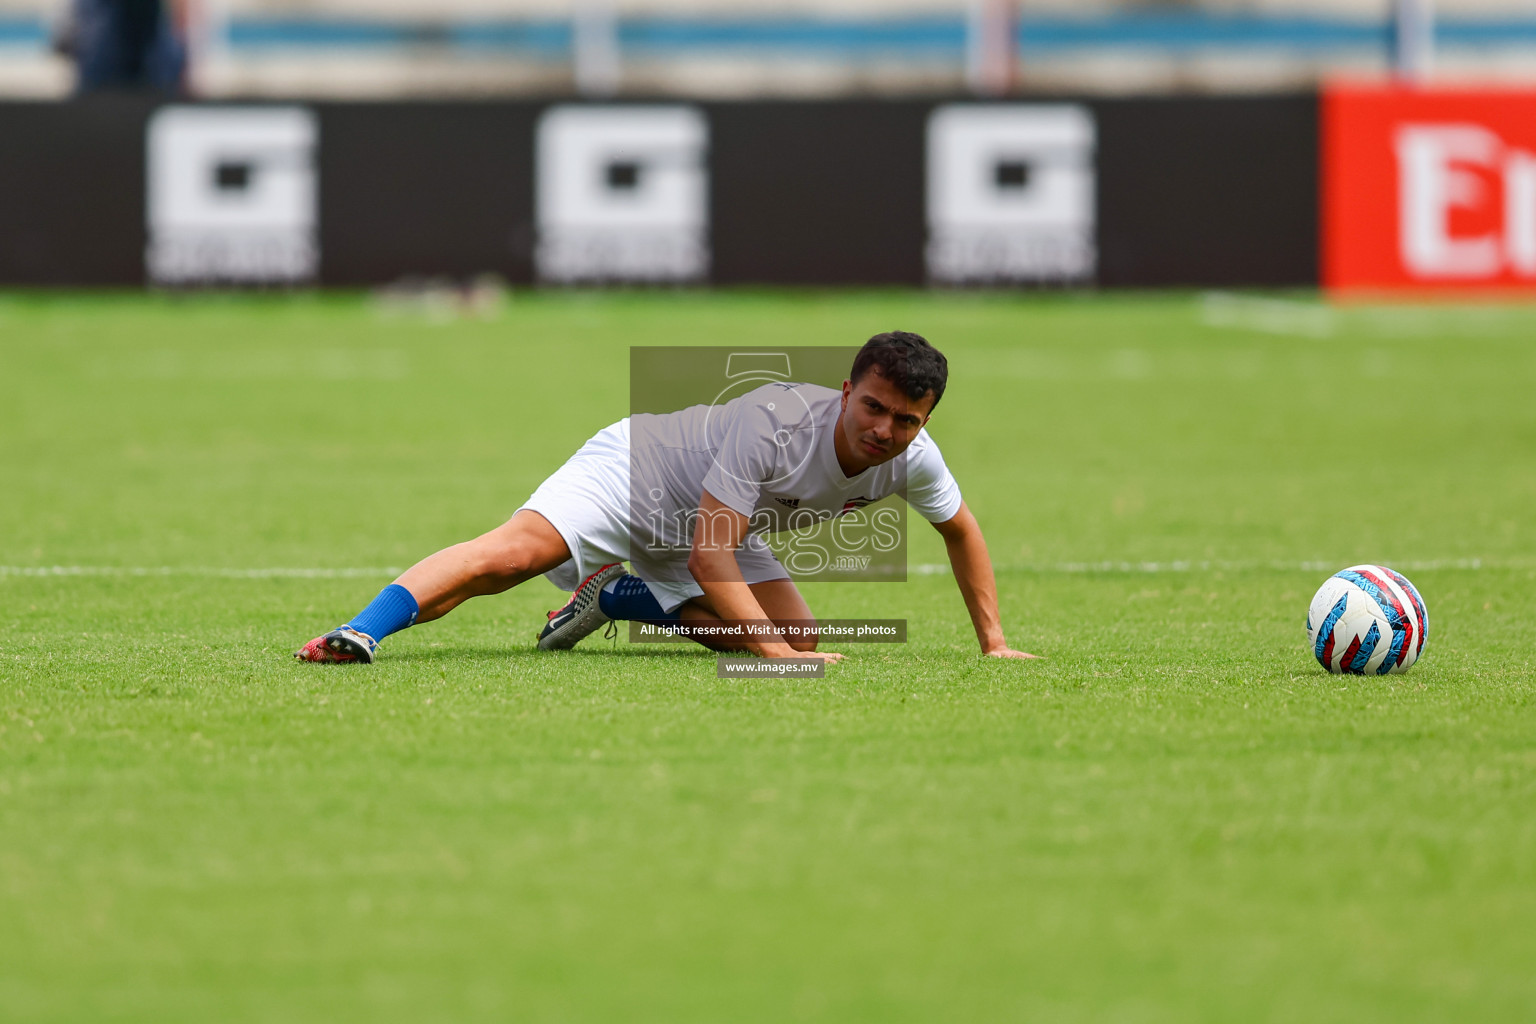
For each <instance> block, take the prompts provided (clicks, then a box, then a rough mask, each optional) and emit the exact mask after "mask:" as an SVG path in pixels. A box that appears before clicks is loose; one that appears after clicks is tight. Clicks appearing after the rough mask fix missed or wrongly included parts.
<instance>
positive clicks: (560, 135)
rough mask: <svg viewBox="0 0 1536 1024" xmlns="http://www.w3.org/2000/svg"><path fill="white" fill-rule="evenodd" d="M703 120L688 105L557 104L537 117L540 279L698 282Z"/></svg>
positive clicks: (705, 263)
mask: <svg viewBox="0 0 1536 1024" xmlns="http://www.w3.org/2000/svg"><path fill="white" fill-rule="evenodd" d="M708 134H709V131H708V125H707V123H706V122H705V120H704V115H703V114H702V113H700V112H699V111H698V110H695V109H694V108H692V107H618V106H615V107H597V106H558V107H553V108H551V109H550V110H549V111H548V112H546V113H545V114H544V116H543V117H542V118H541V119H540V120H539V127H538V142H537V146H538V155H537V164H538V183H537V202H536V210H537V219H538V246H537V249H536V251H535V262H536V265H537V270H538V275H539V277H540V278H541V279H542V280H545V281H553V282H577V281H697V280H702V279H703V278H704V277H705V276H707V274H708V273H709V245H708V199H709V196H708V188H707V186H706V177H705V167H704V161H705V149H706V145H707V141H708Z"/></svg>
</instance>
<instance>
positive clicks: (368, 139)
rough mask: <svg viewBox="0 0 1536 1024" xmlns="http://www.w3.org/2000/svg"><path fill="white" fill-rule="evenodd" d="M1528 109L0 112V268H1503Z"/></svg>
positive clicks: (1139, 283)
mask: <svg viewBox="0 0 1536 1024" xmlns="http://www.w3.org/2000/svg"><path fill="white" fill-rule="evenodd" d="M1436 104H1439V105H1438V106H1437V105H1436ZM1383 111H1385V113H1383ZM1533 111H1536V94H1516V93H1506V94H1500V95H1499V96H1490V95H1488V94H1475V95H1474V94H1467V95H1465V96H1463V97H1462V98H1460V99H1457V98H1455V97H1449V96H1440V97H1438V98H1434V97H1425V96H1423V95H1418V96H1417V97H1416V96H1415V95H1411V94H1410V95H1402V94H1396V93H1392V92H1391V91H1390V90H1374V91H1371V90H1358V89H1353V90H1352V89H1345V88H1340V89H1335V90H1330V91H1328V92H1326V93H1325V94H1324V95H1323V96H1321V97H1319V96H1316V95H1295V96H1278V97H1209V98H1150V97H1149V98H1121V99H1072V98H1059V99H1032V100H1029V101H999V102H992V103H979V102H972V101H958V100H957V101H952V102H951V101H943V100H925V101H916V100H912V101H895V102H879V101H868V102H847V101H836V102H777V101H775V102H736V103H725V102H719V103H715V102H711V103H689V102H679V101H664V102H663V101H655V102H625V103H612V104H591V103H578V102H563V101H552V102H543V103H533V102H482V103H468V102H455V103H425V102H420V103H299V102H294V103H262V104H218V105H176V104H171V105H165V104H156V103H153V102H149V101H146V100H138V99H132V98H95V99H89V100H82V101H75V102H70V103H65V104H29V103H18V104H0V137H4V138H5V139H7V142H8V145H7V147H6V151H5V153H4V154H3V155H0V283H3V284H11V285H66V286H69V285H81V286H103V285H106V286H123V285H130V286H131V285H142V284H152V285H163V286H185V285H203V284H211V285H240V284H251V285H266V286H270V285H310V284H318V285H322V286H371V285H381V284H388V283H391V282H394V281H397V280H399V279H401V278H404V277H409V276H447V277H454V278H469V277H472V276H474V275H477V274H486V273H489V274H496V275H499V276H500V277H502V278H504V279H505V280H507V281H508V282H510V283H513V284H531V283H545V284H551V285H559V284H576V283H608V282H624V283H652V284H790V285H883V284H904V285H923V284H930V285H939V286H946V285H952V286H973V285H983V286H1004V287H1014V286H1020V287H1041V286H1044V287H1061V286H1079V285H1089V286H1103V287H1158V286H1196V287H1241V286H1278V287H1286V286H1309V285H1316V284H1318V283H1320V282H1324V283H1327V284H1328V285H1330V286H1334V287H1339V288H1350V287H1354V286H1357V285H1360V286H1370V287H1401V286H1410V285H1412V286H1417V287H1434V286H1440V285H1445V284H1452V285H1466V284H1467V283H1469V282H1472V283H1478V282H1482V283H1486V284H1489V285H1492V286H1497V287H1519V286H1521V285H1522V284H1526V285H1528V284H1529V283H1530V282H1531V281H1533V280H1536V170H1533V169H1532V168H1533V167H1536V159H1533V158H1532V157H1531V152H1532V151H1533V150H1536V138H1528V137H1527V135H1528V134H1529V128H1528V126H1529V125H1530V124H1532V123H1536V118H1533V117H1532V116H1531V113H1532V112H1533ZM1437 118H1438V119H1439V120H1436V119H1437ZM1478 118H1482V119H1483V121H1478V120H1477V119H1478ZM1500 118H1502V119H1503V120H1499V119H1500ZM1426 119H1427V120H1426ZM1400 121H1401V122H1402V124H1405V125H1410V126H1411V125H1423V124H1428V125H1430V126H1431V128H1433V125H1434V124H1442V123H1443V124H1445V125H1454V124H1463V125H1467V124H1483V122H1486V124H1484V127H1483V128H1482V129H1479V130H1478V131H1480V132H1481V134H1479V133H1478V131H1472V130H1471V129H1467V130H1465V131H1460V132H1459V133H1458V131H1454V130H1451V129H1449V128H1443V129H1433V130H1431V128H1426V129H1424V130H1419V129H1418V128H1413V129H1412V130H1411V131H1410V130H1409V129H1405V128H1403V127H1402V126H1401V125H1399V122H1400ZM1495 121H1497V122H1498V123H1494V122H1495ZM1405 132H1407V134H1404V133H1405ZM1469 132H1470V134H1469ZM1415 133H1417V134H1415ZM1501 133H1502V134H1501ZM1474 135H1475V136H1476V137H1475V138H1474ZM1320 141H1321V142H1322V143H1323V146H1322V150H1321V151H1320ZM1394 168H1396V170H1394ZM1320 169H1321V170H1320ZM1468 175H1470V176H1471V177H1470V178H1469V177H1467V176H1468ZM1464 179H1465V180H1464ZM1485 179H1486V180H1485ZM1467 181H1471V183H1472V184H1471V185H1467V186H1466V187H1465V188H1463V187H1462V186H1463V185H1465V184H1466V182H1467ZM1436 182H1440V183H1441V184H1442V185H1444V186H1445V187H1444V188H1442V189H1441V190H1440V191H1438V192H1437V191H1436V188H1437V187H1438V186H1436ZM1447 182H1449V184H1446V183H1447ZM1400 183H1401V184H1402V186H1403V187H1402V188H1399V187H1398V186H1399V184H1400ZM1458 183H1460V184H1458ZM1485 185H1486V186H1487V187H1486V188H1484V187H1483V186H1485ZM1453 186H1454V187H1453ZM1474 186H1476V187H1474ZM1479 188H1481V191H1478V189H1479ZM1469 189H1470V191H1469ZM1324 192H1326V195H1327V198H1326V199H1325V198H1324V197H1323V196H1324ZM1405 204H1407V205H1405ZM1479 204H1481V205H1479ZM1404 211H1407V212H1404ZM1479 218H1481V219H1479ZM1485 220H1486V221H1487V222H1488V223H1486V224H1485V223H1484V221H1485ZM1495 222H1496V223H1495ZM1321 223H1325V224H1326V225H1327V227H1328V234H1327V237H1326V238H1325V237H1324V236H1323V235H1322V233H1321V232H1320V228H1319V225H1320V224H1321ZM1405 225H1406V230H1407V232H1408V234H1407V235H1405V236H1404V237H1402V238H1399V237H1398V236H1399V233H1400V228H1403V227H1404V226H1405ZM1495 236H1496V237H1495ZM1490 254H1491V255H1490ZM1372 261H1375V262H1374V263H1373V262H1372ZM1436 261H1439V262H1436ZM1325 262H1326V267H1327V269H1326V271H1324V269H1323V264H1324V263H1325ZM1383 267H1385V268H1387V269H1382V268H1383ZM1479 274H1481V275H1483V276H1481V277H1479V276H1477V275H1479ZM1490 275H1491V276H1490Z"/></svg>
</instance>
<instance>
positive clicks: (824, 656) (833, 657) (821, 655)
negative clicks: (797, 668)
mask: <svg viewBox="0 0 1536 1024" xmlns="http://www.w3.org/2000/svg"><path fill="white" fill-rule="evenodd" d="M784 657H786V658H809V659H820V660H821V661H824V662H826V663H827V664H828V665H836V664H837V663H838V662H840V661H842V660H843V659H844V658H846V657H847V655H846V654H838V653H837V652H836V651H795V652H794V653H792V654H786V655H784Z"/></svg>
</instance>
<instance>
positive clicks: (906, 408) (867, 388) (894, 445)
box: [840, 370, 933, 468]
mask: <svg viewBox="0 0 1536 1024" xmlns="http://www.w3.org/2000/svg"><path fill="white" fill-rule="evenodd" d="M932 411H933V392H932V391H930V392H928V393H927V394H926V395H924V396H923V397H922V398H920V399H916V400H913V399H911V398H908V397H907V393H906V392H905V391H903V390H901V389H900V388H898V387H897V386H896V385H894V384H892V383H891V382H890V381H888V380H886V379H885V378H884V377H882V376H880V371H878V370H870V371H869V372H868V373H866V374H864V376H863V377H862V378H860V380H859V382H858V383H857V384H854V383H851V382H849V381H843V416H842V435H843V437H842V440H843V444H842V445H841V446H840V447H842V448H843V449H844V452H845V453H846V454H847V456H848V458H849V461H851V462H853V463H855V464H857V465H859V466H862V467H866V468H867V467H869V466H878V465H879V464H880V463H882V462H889V461H890V460H892V459H894V458H895V457H896V456H898V455H900V454H901V453H902V452H904V451H906V450H907V445H909V444H911V443H912V441H913V439H914V438H916V437H917V432H918V431H919V430H922V429H923V424H925V423H927V422H928V414H929V413H930V412H932Z"/></svg>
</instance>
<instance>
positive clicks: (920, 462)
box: [907, 431, 962, 523]
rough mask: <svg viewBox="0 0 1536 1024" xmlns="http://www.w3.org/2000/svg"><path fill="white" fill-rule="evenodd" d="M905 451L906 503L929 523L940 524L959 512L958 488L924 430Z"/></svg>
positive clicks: (936, 447)
mask: <svg viewBox="0 0 1536 1024" xmlns="http://www.w3.org/2000/svg"><path fill="white" fill-rule="evenodd" d="M921 437H922V442H923V443H921V444H919V443H916V442H914V443H913V444H912V446H911V447H910V448H908V449H907V504H908V505H910V506H911V507H912V510H913V511H915V512H916V513H917V514H918V515H920V516H922V517H923V518H924V519H926V520H928V521H929V522H930V523H944V522H948V521H949V520H951V519H953V518H954V517H955V514H956V513H957V512H959V511H960V503H961V500H962V499H961V497H960V485H959V484H958V483H956V482H955V478H954V475H953V474H951V473H950V471H949V467H948V466H946V465H945V464H944V456H943V454H942V453H940V451H939V446H938V445H936V444H934V443H933V439H932V438H930V437H929V436H928V433H927V431H924V432H923V434H922V435H921Z"/></svg>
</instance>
